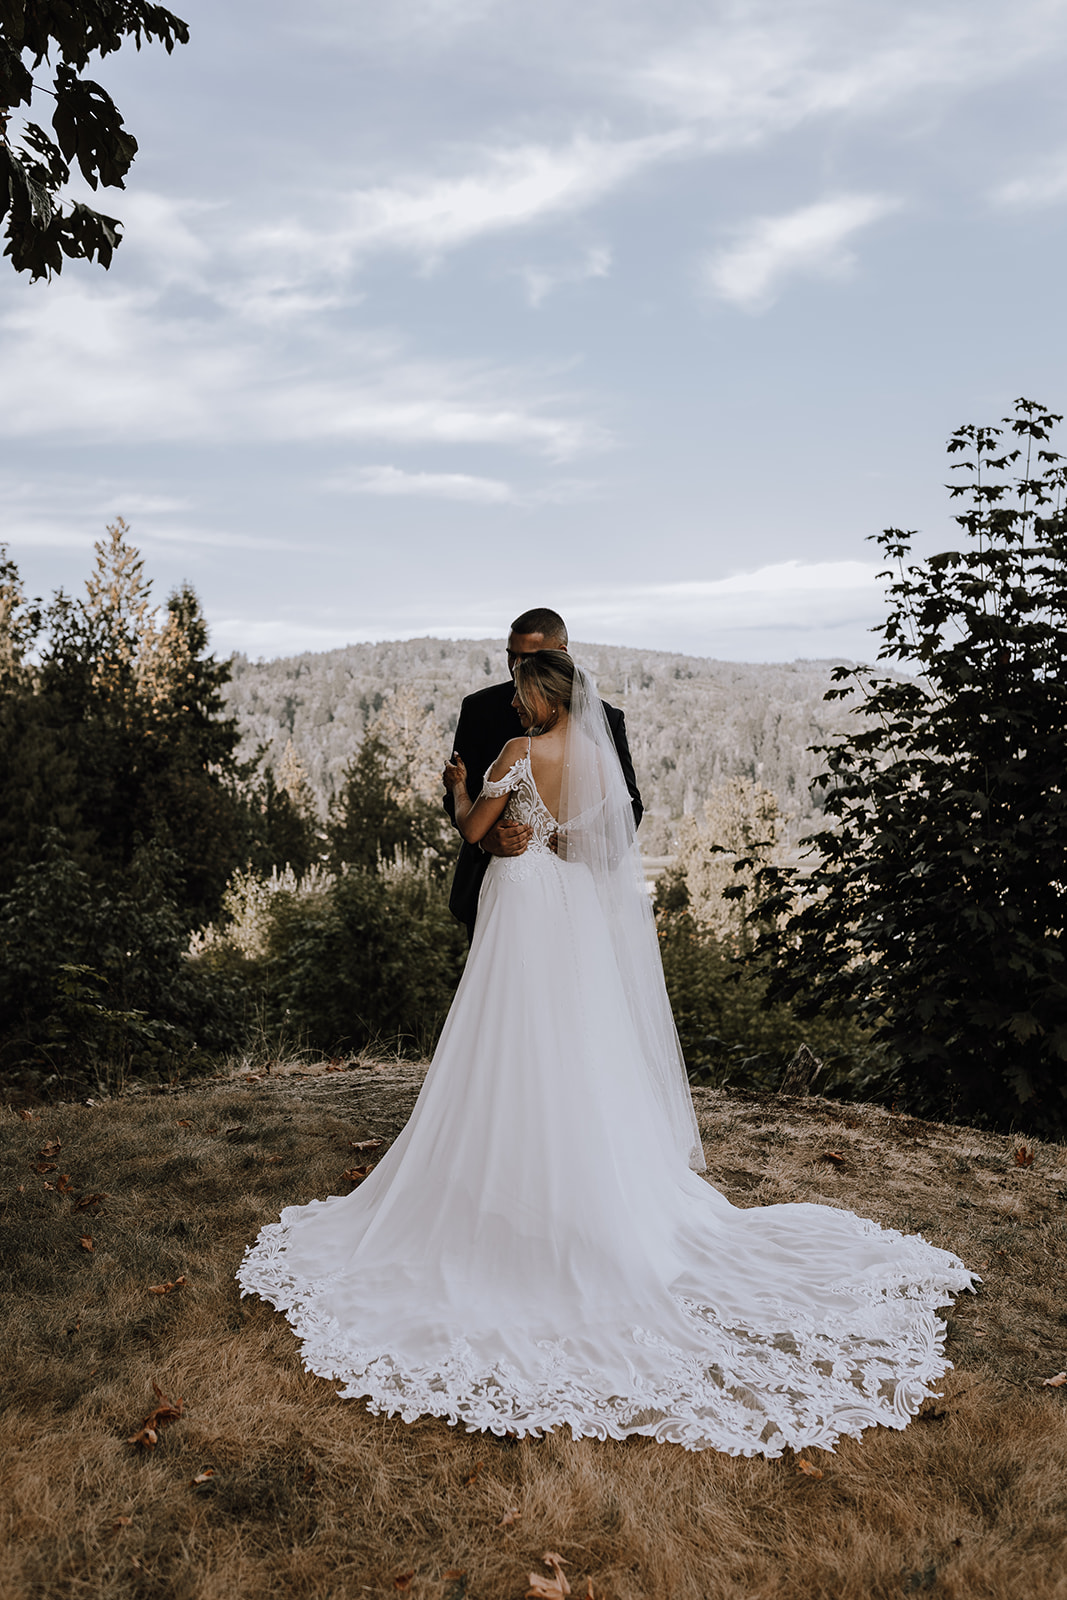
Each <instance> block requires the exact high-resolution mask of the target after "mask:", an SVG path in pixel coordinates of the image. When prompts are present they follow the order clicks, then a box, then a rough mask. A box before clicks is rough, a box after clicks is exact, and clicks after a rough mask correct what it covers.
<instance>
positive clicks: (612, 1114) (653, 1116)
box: [238, 773, 973, 1456]
mask: <svg viewBox="0 0 1067 1600" xmlns="http://www.w3.org/2000/svg"><path fill="white" fill-rule="evenodd" d="M522 776H523V775H522V774H518V775H517V777H519V778H521V777H522ZM526 776H527V777H528V773H527V774H526ZM512 787H513V788H517V787H518V785H517V783H513V785H512ZM523 790H524V793H525V795H526V799H525V801H524V802H522V803H523V804H525V806H526V807H527V811H526V812H525V813H523V812H522V811H521V810H520V809H519V804H520V803H519V802H516V814H519V815H524V814H525V815H531V814H532V813H533V812H535V811H536V808H537V807H538V806H539V804H540V802H539V799H538V797H537V792H536V789H535V788H533V785H532V782H531V783H528V784H525V785H524V786H523ZM531 791H532V792H531ZM509 804H510V802H509ZM542 810H543V807H542ZM540 820H541V821H542V822H543V821H544V819H543V818H541V819H540ZM549 834H550V829H549V827H548V825H547V824H546V825H545V826H544V827H542V828H541V829H540V831H539V832H538V831H537V830H536V829H535V838H534V842H533V843H532V845H531V847H530V849H529V850H528V851H527V853H526V854H525V855H524V856H521V857H518V858H515V859H514V860H505V859H497V860H494V861H493V863H492V864H491V866H490V869H489V872H488V873H487V875H486V880H485V886H484V888H483V891H482V899H481V902H480V906H479V913H478V923H477V931H476V935H475V940H474V944H473V947H472V950H471V953H470V957H469V960H468V963H467V967H466V970H465V972H464V975H463V979H462V981H461V983H460V986H459V990H458V991H457V995H456V999H455V1001H454V1003H453V1007H452V1010H451V1012H450V1014H449V1018H448V1021H447V1022H446V1024H445V1028H444V1031H443V1033H442V1036H441V1041H440V1044H439V1046H438V1049H437V1052H436V1054H435V1057H434V1060H433V1063H432V1065H431V1067H430V1070H429V1072H428V1074H427V1078H426V1081H425V1084H424V1086H423V1089H422V1092H421V1094H420V1096H419V1100H418V1102H417V1104H416V1107H415V1110H414V1112H413V1113H412V1116H411V1118H410V1120H409V1122H408V1124H407V1126H406V1128H405V1129H404V1131H403V1132H402V1134H401V1135H400V1137H399V1138H398V1139H397V1140H396V1142H395V1143H394V1144H393V1146H392V1148H391V1149H390V1151H389V1152H388V1153H387V1155H386V1156H385V1158H384V1159H383V1160H382V1161H381V1162H380V1163H379V1165H378V1166H377V1167H376V1168H375V1170H374V1171H373V1172H372V1173H371V1174H370V1176H369V1177H368V1178H367V1179H366V1181H365V1182H364V1183H363V1184H362V1185H361V1187H360V1188H359V1189H357V1190H356V1191H355V1192H354V1193H352V1194H351V1195H347V1196H344V1197H334V1198H332V1199H329V1200H325V1201H312V1202H311V1204H309V1205H307V1206H301V1207H291V1208H288V1209H287V1210H286V1211H285V1212H283V1214H282V1218H281V1221H280V1222H276V1223H272V1224H270V1225H268V1226H267V1227H265V1228H264V1229H263V1230H262V1232H261V1233H260V1235H259V1238H258V1239H257V1240H256V1242H255V1243H254V1245H253V1246H252V1247H251V1249H250V1250H249V1251H248V1253H247V1255H246V1257H245V1259H244V1261H243V1262H242V1264H241V1267H240V1269H239V1272H238V1277H239V1280H240V1283H241V1286H242V1289H243V1291H244V1292H245V1293H255V1294H258V1295H261V1296H262V1297H263V1298H264V1299H265V1300H267V1301H269V1302H270V1303H271V1304H272V1305H274V1306H276V1307H277V1308H278V1309H279V1310H281V1311H284V1312H285V1314H286V1316H287V1317H288V1319H289V1322H290V1323H291V1325H292V1327H293V1329H294V1331H295V1333H296V1334H297V1335H298V1337H299V1339H300V1341H301V1350H302V1357H303V1360H304V1363H305V1365H306V1366H307V1367H308V1369H309V1370H310V1371H312V1372H315V1373H317V1374H319V1375H320V1376H322V1377H325V1378H329V1379H332V1380H334V1381H336V1382H338V1383H339V1384H340V1385H341V1390H340V1392H341V1394H342V1395H344V1396H346V1397H357V1396H358V1397H365V1398H366V1399H367V1401H368V1402H369V1404H370V1407H371V1409H372V1410H375V1411H380V1412H388V1413H393V1414H396V1415H399V1416H401V1417H403V1418H404V1419H405V1420H412V1419H414V1418H415V1417H418V1416H423V1415H433V1416H440V1417H446V1418H448V1419H449V1421H451V1422H456V1423H461V1424H464V1425H465V1426H466V1427H467V1428H469V1429H471V1430H475V1429H483V1428H484V1429H489V1430H492V1431H493V1432H495V1433H505V1432H507V1433H514V1434H519V1435H522V1434H527V1433H540V1432H542V1431H544V1430H545V1429H550V1428H556V1427H559V1426H562V1425H564V1424H566V1425H568V1426H569V1427H570V1428H571V1430H572V1432H573V1433H574V1434H575V1435H576V1436H578V1437H581V1436H591V1437H595V1438H624V1437H626V1436H627V1435H629V1434H646V1435H650V1436H652V1437H654V1438H657V1439H662V1440H673V1441H676V1442H677V1443H679V1444H681V1445H684V1446H686V1447H687V1448H689V1449H706V1448H712V1449H716V1450H722V1451H728V1452H730V1453H732V1454H739V1455H751V1454H757V1453H758V1454H761V1455H766V1456H776V1455H779V1454H781V1452H782V1450H783V1449H784V1448H786V1447H787V1446H791V1447H792V1448H794V1449H802V1448H806V1447H812V1446H822V1447H824V1448H831V1447H832V1446H833V1443H834V1441H835V1440H836V1439H837V1438H838V1437H840V1436H841V1435H843V1434H848V1435H855V1434H858V1433H859V1432H860V1431H861V1430H862V1429H863V1428H866V1427H869V1426H872V1425H874V1424H877V1423H881V1424H884V1425H886V1426H889V1427H896V1428H900V1427H903V1426H904V1425H905V1424H906V1422H907V1420H908V1418H909V1417H910V1416H912V1415H914V1413H915V1412H916V1410H917V1409H918V1407H919V1405H920V1404H921V1402H922V1400H923V1398H924V1396H925V1395H926V1394H928V1393H929V1392H930V1389H931V1386H932V1385H933V1384H934V1383H935V1382H936V1380H937V1379H938V1378H939V1377H940V1375H941V1374H942V1373H943V1372H944V1371H945V1370H946V1368H947V1366H948V1362H947V1361H946V1358H945V1355H944V1325H943V1323H942V1321H941V1319H940V1318H939V1317H938V1315H937V1310H938V1308H939V1307H941V1306H943V1305H945V1304H947V1303H948V1301H949V1299H950V1297H951V1295H952V1294H953V1293H956V1292H958V1291H960V1290H962V1289H965V1288H967V1287H969V1286H970V1285H971V1284H972V1282H973V1275H972V1274H971V1273H970V1272H968V1271H967V1269H966V1268H965V1267H964V1266H963V1264H962V1263H961V1262H960V1261H959V1260H958V1259H957V1258H956V1257H955V1256H953V1255H951V1254H949V1253H948V1252H947V1251H944V1250H940V1249H937V1248H935V1247H934V1246H932V1245H930V1244H928V1243H927V1242H926V1241H925V1240H923V1239H922V1238H920V1237H918V1236H904V1235H902V1234H899V1233H896V1232H892V1231H888V1230H882V1229H880V1228H878V1227H876V1226H875V1224H874V1223H872V1222H868V1221H866V1220H864V1219H862V1218H860V1217H857V1216H854V1215H853V1214H852V1213H850V1212H846V1211H841V1210H838V1209H836V1208H834V1207H829V1206H815V1205H807V1204H798V1205H777V1206H767V1207H762V1208H751V1209H743V1208H737V1207H735V1206H733V1205H731V1204H730V1203H729V1201H727V1200H726V1198H725V1197H724V1196H723V1195H722V1194H720V1193H719V1192H718V1191H717V1190H715V1189H714V1188H713V1187H712V1186H711V1185H710V1184H709V1183H707V1181H706V1180H705V1179H703V1178H701V1177H700V1176H698V1174H697V1173H695V1172H693V1171H691V1170H689V1168H688V1167H687V1166H686V1164H685V1160H684V1157H680V1156H679V1150H678V1143H677V1139H676V1138H675V1137H674V1135H673V1134H672V1130H671V1129H670V1128H669V1126H668V1125H667V1119H666V1118H665V1117H664V1114H663V1110H662V1106H661V1105H660V1103H659V1102H658V1100H657V1098H656V1095H655V1093H654V1091H653V1090H652V1089H651V1088H650V1085H649V1079H648V1073H647V1071H646V1070H645V1068H644V1064H643V1062H642V1059H641V1055H640V1050H639V1048H638V1046H637V1044H636V1042H635V1037H634V1030H633V1028H632V1027H631V1026H630V1024H629V1020H628V1017H629V1012H628V1002H627V996H626V993H625V991H624V988H623V985H622V981H621V979H620V975H619V969H618V965H617V963H616V962H615V960H614V958H613V956H612V952H611V943H610V939H609V938H608V937H607V936H606V931H605V928H604V920H603V910H602V908H601V905H600V903H599V901H598V899H597V895H596V892H595V890H594V888H593V885H592V881H591V879H590V877H589V874H588V873H587V872H586V870H585V868H584V867H583V866H582V865H581V864H580V863H576V862H566V861H561V860H560V859H558V857H557V856H556V855H555V854H553V853H552V851H551V849H550V848H549V845H548V839H549Z"/></svg>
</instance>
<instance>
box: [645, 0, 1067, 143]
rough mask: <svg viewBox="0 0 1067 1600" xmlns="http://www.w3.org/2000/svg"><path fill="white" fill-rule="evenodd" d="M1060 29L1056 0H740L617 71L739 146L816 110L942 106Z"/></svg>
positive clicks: (662, 104)
mask: <svg viewBox="0 0 1067 1600" xmlns="http://www.w3.org/2000/svg"><path fill="white" fill-rule="evenodd" d="M1062 33H1063V8H1062V6H1059V5H1058V3H1057V0H1051V3H1050V0H1016V4H1014V5H1012V6H1005V5H999V4H992V5H989V4H981V3H980V0H967V3H965V4H961V3H959V0H957V3H955V4H953V3H951V0H945V3H942V4H939V5H938V6H937V7H933V8H931V7H929V6H927V5H915V4H911V5H909V4H907V3H902V0H865V3H864V4H863V5H862V6H857V5H855V4H854V3H851V0H792V3H791V4H789V5H788V6H786V5H783V4H781V3H780V0H747V3H746V4H744V5H742V6H723V7H721V8H720V9H719V15H718V16H717V17H716V18H715V19H714V20H713V21H712V22H711V23H710V24H709V23H708V22H707V20H706V17H704V18H702V19H701V21H700V22H699V23H698V24H697V25H696V26H690V27H688V28H686V27H682V28H675V29H674V30H673V37H672V38H670V42H669V43H666V44H657V47H655V48H653V49H652V50H651V51H650V52H649V53H648V58H647V59H646V60H645V61H643V62H640V63H638V64H635V65H634V66H633V67H631V68H630V69H629V71H628V73H625V74H624V80H625V81H627V82H628V85H629V87H630V89H631V91H632V92H633V93H634V94H635V95H636V96H637V97H638V98H640V99H643V100H645V101H646V102H648V103H651V104H652V105H654V106H656V107H657V108H658V109H659V110H661V111H664V112H667V113H668V114H670V115H671V116H673V117H676V118H679V119H681V120H683V121H685V122H687V123H690V124H698V125H700V126H701V127H702V128H703V129H704V131H705V137H706V138H707V139H708V141H709V142H710V143H712V144H713V145H714V146H718V147H737V146H741V145H745V144H749V143H753V142H755V141H758V140H761V139H765V138H768V137H771V136H773V135H776V134H782V133H785V132H788V131H789V130H790V129H793V128H796V127H798V126H800V125H801V124H802V123H804V122H806V121H808V120H810V119H812V118H818V117H826V116H831V115H839V116H840V115H843V116H848V117H872V116H881V115H884V114H885V113H886V112H887V111H890V110H892V109H894V108H899V107H900V106H901V105H902V104H904V103H907V102H912V103H914V102H915V101H916V100H923V101H925V103H926V104H928V105H930V106H931V107H932V109H934V111H935V113H936V112H940V111H941V110H943V99H942V100H941V101H938V100H936V99H935V96H941V97H944V96H945V95H946V94H949V93H952V92H955V91H967V90H970V89H973V88H976V87H978V86H980V85H982V84H985V83H988V82H990V81H993V80H996V79H999V78H1002V77H1004V76H1007V75H1010V74H1012V73H1014V72H1016V71H1018V70H1019V68H1020V67H1022V66H1023V65H1025V64H1026V63H1028V62H1031V61H1033V60H1034V59H1035V58H1037V57H1039V56H1041V55H1042V54H1045V53H1046V52H1047V51H1048V50H1049V49H1050V47H1052V46H1053V44H1054V41H1056V39H1057V36H1058V37H1059V38H1060V39H1062Z"/></svg>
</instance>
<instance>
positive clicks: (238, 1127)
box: [222, 1122, 244, 1139]
mask: <svg viewBox="0 0 1067 1600" xmlns="http://www.w3.org/2000/svg"><path fill="white" fill-rule="evenodd" d="M222 1131H223V1133H224V1134H225V1135H226V1137H227V1139H236V1137H237V1135H238V1134H239V1133H243V1132H244V1123H243V1122H234V1123H231V1125H230V1127H228V1128H223V1130H222Z"/></svg>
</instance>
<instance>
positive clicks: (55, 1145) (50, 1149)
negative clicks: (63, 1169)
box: [37, 1139, 63, 1161]
mask: <svg viewBox="0 0 1067 1600" xmlns="http://www.w3.org/2000/svg"><path fill="white" fill-rule="evenodd" d="M62 1148H63V1141H62V1139H46V1140H45V1142H44V1144H43V1145H42V1146H41V1148H40V1150H38V1152H37V1154H38V1155H39V1156H42V1157H43V1158H44V1160H45V1161H48V1160H49V1159H50V1158H51V1157H52V1156H57V1155H58V1154H59V1152H60V1151H61V1150H62Z"/></svg>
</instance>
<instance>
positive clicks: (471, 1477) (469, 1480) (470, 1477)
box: [463, 1461, 482, 1483]
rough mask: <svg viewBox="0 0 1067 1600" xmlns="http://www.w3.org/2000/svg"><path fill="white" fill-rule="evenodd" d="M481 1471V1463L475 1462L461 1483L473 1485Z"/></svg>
mask: <svg viewBox="0 0 1067 1600" xmlns="http://www.w3.org/2000/svg"><path fill="white" fill-rule="evenodd" d="M481 1470H482V1462H480V1461H476V1462H475V1463H474V1467H473V1469H472V1471H471V1472H469V1473H468V1475H467V1476H466V1477H465V1478H464V1480H463V1482H464V1483H473V1482H474V1480H475V1478H476V1477H477V1476H478V1474H479V1472H481Z"/></svg>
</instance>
